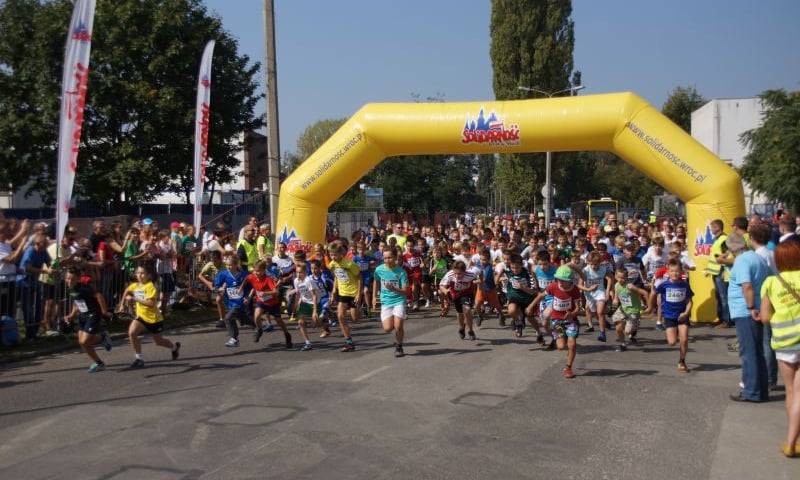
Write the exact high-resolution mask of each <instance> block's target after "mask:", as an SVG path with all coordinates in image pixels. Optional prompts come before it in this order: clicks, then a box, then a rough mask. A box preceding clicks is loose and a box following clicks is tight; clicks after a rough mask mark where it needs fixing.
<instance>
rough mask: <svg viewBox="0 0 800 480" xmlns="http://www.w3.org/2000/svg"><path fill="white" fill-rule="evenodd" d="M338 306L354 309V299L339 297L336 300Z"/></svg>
mask: <svg viewBox="0 0 800 480" xmlns="http://www.w3.org/2000/svg"><path fill="white" fill-rule="evenodd" d="M337 303H338V304H339V305H344V306H345V307H347V308H356V297H343V296H342V295H339V298H338V299H337Z"/></svg>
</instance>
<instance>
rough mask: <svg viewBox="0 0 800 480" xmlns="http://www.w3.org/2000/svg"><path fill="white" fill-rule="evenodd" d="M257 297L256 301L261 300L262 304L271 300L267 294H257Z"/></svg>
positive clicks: (269, 294)
mask: <svg viewBox="0 0 800 480" xmlns="http://www.w3.org/2000/svg"><path fill="white" fill-rule="evenodd" d="M257 295H258V299H259V300H261V301H262V302H266V301H267V300H269V299H270V298H272V294H271V293H269V292H258V293H257ZM228 296H229V297H230V294H229V295H228Z"/></svg>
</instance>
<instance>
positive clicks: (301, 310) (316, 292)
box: [278, 264, 327, 352]
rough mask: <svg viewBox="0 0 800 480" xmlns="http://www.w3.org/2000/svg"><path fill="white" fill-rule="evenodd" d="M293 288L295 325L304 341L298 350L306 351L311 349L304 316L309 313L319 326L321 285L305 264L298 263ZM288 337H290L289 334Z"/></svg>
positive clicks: (313, 321)
mask: <svg viewBox="0 0 800 480" xmlns="http://www.w3.org/2000/svg"><path fill="white" fill-rule="evenodd" d="M312 271H313V267H312ZM294 289H295V292H296V295H295V296H294V297H295V304H294V311H295V312H296V315H297V325H298V327H300V335H301V336H302V337H303V341H304V343H303V348H301V349H300V350H302V351H304V352H307V351H309V350H311V348H312V346H311V340H309V339H308V331H307V330H306V317H308V316H309V315H310V316H311V322H312V324H313V325H314V327H315V328H316V327H318V326H319V313H320V311H321V310H320V309H321V306H320V299H321V298H322V295H323V287H321V286H320V285H319V284H318V283H317V282H316V281H315V280H314V279H313V278H312V277H311V276H309V275H308V272H307V268H306V266H305V265H303V264H298V265H297V266H296V267H295V277H294ZM326 295H327V294H326ZM278 322H279V324H281V323H283V322H282V321H280V320H278ZM287 335H288V332H287ZM289 338H291V336H290V337H289Z"/></svg>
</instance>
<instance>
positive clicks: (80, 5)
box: [56, 0, 96, 244]
mask: <svg viewBox="0 0 800 480" xmlns="http://www.w3.org/2000/svg"><path fill="white" fill-rule="evenodd" d="M95 4H96V0H77V1H76V2H75V9H74V10H73V11H72V20H71V21H70V23H69V32H68V33H67V48H66V53H65V54H64V76H63V78H62V81H61V120H60V125H59V132H58V183H57V184H56V239H57V241H58V242H59V244H60V243H61V237H62V236H63V235H64V228H65V227H66V226H67V222H69V204H70V200H71V199H72V187H73V185H74V183H75V170H76V169H77V167H78V148H79V147H80V143H81V125H82V124H83V109H84V107H85V105H86V84H87V82H88V80H89V53H90V52H91V49H92V25H93V24H94V8H95Z"/></svg>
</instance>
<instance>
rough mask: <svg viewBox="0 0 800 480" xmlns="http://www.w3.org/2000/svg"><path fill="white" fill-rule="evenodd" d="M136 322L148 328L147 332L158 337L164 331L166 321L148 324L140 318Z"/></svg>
mask: <svg viewBox="0 0 800 480" xmlns="http://www.w3.org/2000/svg"><path fill="white" fill-rule="evenodd" d="M136 321H137V322H139V323H141V324H142V325H144V326H145V328H147V331H148V332H150V333H151V334H152V335H158V334H159V333H161V332H163V331H164V321H163V320H162V321H160V322H156V323H148V322H145V321H144V320H142V319H141V318H139V317H136Z"/></svg>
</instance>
